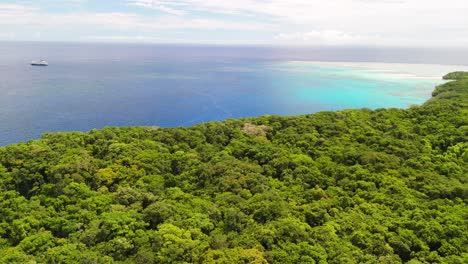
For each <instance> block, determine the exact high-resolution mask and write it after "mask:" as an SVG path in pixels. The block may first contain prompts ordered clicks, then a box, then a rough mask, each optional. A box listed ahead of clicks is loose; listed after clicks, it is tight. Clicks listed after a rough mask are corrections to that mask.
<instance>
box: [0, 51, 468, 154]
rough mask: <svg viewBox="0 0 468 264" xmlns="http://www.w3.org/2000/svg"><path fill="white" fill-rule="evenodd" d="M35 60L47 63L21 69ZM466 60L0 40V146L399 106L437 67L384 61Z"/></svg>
mask: <svg viewBox="0 0 468 264" xmlns="http://www.w3.org/2000/svg"><path fill="white" fill-rule="evenodd" d="M41 58H44V59H46V60H48V61H49V64H50V66H48V67H31V66H29V62H30V61H31V60H38V59H41ZM317 61H327V62H382V63H390V64H382V65H381V64H379V65H374V64H366V63H357V64H353V63H349V64H348V63H319V62H317ZM467 62H468V52H467V51H466V50H428V49H426V50H424V49H415V50H404V49H388V50H385V49H369V48H367V49H366V48H308V49H306V48H274V47H227V46H182V45H124V44H70V43H14V42H9V43H8V42H6V43H0V146H2V145H6V144H9V143H15V142H21V141H27V140H29V139H35V138H39V137H40V136H41V134H43V133H45V132H51V131H75V130H79V131H88V130H90V129H93V128H102V127H104V126H134V125H136V126H141V125H145V126H147V125H151V126H162V127H175V126H189V125H193V124H196V123H200V122H206V121H212V120H224V119H227V118H237V117H248V116H259V115H265V114H279V115H294V114H306V113H313V112H317V111H322V110H338V109H346V108H364V107H366V108H372V109H375V108H380V107H400V108H405V107H408V106H409V105H411V104H421V103H423V102H424V101H426V100H427V99H428V98H429V97H430V92H431V91H432V90H433V88H434V86H435V85H437V84H439V83H442V81H441V79H440V74H443V73H445V72H442V71H443V70H444V69H445V68H447V67H445V66H440V65H439V66H437V67H436V66H434V67H432V66H427V65H419V66H418V65H416V66H414V67H413V66H411V65H410V66H408V65H402V64H394V63H420V64H421V63H424V64H446V65H449V64H450V65H452V64H457V65H461V64H466V63H467ZM444 67H445V68H444ZM452 68H453V67H452ZM452 68H450V69H452ZM457 69H458V68H457ZM439 72H440V73H439Z"/></svg>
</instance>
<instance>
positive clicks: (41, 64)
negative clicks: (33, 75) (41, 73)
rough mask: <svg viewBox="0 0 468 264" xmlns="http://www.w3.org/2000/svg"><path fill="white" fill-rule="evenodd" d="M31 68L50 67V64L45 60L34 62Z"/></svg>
mask: <svg viewBox="0 0 468 264" xmlns="http://www.w3.org/2000/svg"><path fill="white" fill-rule="evenodd" d="M31 66H49V63H48V62H47V61H45V60H40V61H32V62H31Z"/></svg>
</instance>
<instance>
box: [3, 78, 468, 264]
mask: <svg viewBox="0 0 468 264" xmlns="http://www.w3.org/2000/svg"><path fill="white" fill-rule="evenodd" d="M464 75H465V74H462V73H453V74H449V75H447V76H446V78H448V79H457V81H453V82H448V83H446V84H444V85H441V86H439V87H437V88H436V90H435V91H434V93H433V95H434V97H433V98H432V99H430V100H429V101H428V102H427V103H426V104H424V105H422V106H415V107H411V108H410V109H407V110H401V109H378V110H375V111H371V110H368V109H361V110H345V111H338V112H321V113H317V114H313V115H305V116H296V117H279V116H264V117H259V118H248V119H240V120H227V121H224V122H220V123H217V122H212V123H206V124H200V125H197V126H194V127H191V128H173V129H162V128H154V127H127V128H105V129H102V130H93V131H90V132H89V133H79V132H74V133H51V134H46V135H44V136H43V138H42V139H40V140H34V141H30V142H28V143H21V144H16V145H9V146H6V147H3V148H0V189H1V192H0V252H1V254H0V263H144V264H150V263H401V262H409V263H467V262H468V247H467V245H468V206H467V202H468V178H467V175H468V141H467V139H468V79H465V78H464V77H463V76H464Z"/></svg>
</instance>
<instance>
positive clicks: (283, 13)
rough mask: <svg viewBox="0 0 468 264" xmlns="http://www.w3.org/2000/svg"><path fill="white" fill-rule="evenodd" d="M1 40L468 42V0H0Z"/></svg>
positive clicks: (342, 43) (289, 43)
mask: <svg viewBox="0 0 468 264" xmlns="http://www.w3.org/2000/svg"><path fill="white" fill-rule="evenodd" d="M0 40H34V41H36V40H37V41H41V40H42V41H90V42H109V41H111V42H142V43H147V42H151V43H153V42H155V43H213V44H270V45H271V44H278V45H366V46H367V45H372V46H448V47H450V46H461V47H463V46H468V1H467V0H445V1H437V0H17V1H9V0H0Z"/></svg>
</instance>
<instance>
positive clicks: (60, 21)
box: [0, 5, 269, 31]
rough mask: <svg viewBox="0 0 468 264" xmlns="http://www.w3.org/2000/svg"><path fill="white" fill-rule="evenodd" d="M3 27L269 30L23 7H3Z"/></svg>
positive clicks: (220, 22) (207, 21) (0, 16)
mask: <svg viewBox="0 0 468 264" xmlns="http://www.w3.org/2000/svg"><path fill="white" fill-rule="evenodd" d="M0 10H8V12H0V25H9V26H15V25H16V26H23V27H27V26H30V27H43V28H46V27H47V28H49V29H50V28H51V29H53V28H64V27H71V26H73V27H88V28H90V29H93V30H95V29H117V30H129V31H137V30H140V31H141V30H143V31H153V30H171V29H193V30H219V29H223V30H247V31H252V30H268V27H269V26H268V25H266V24H262V23H247V22H236V21H226V20H221V19H208V18H180V17H179V16H171V15H168V16H159V17H150V16H142V15H138V14H133V13H122V12H111V13H90V12H77V13H69V14H47V13H44V12H41V11H40V10H39V9H34V8H27V7H22V6H6V7H5V6H4V5H0Z"/></svg>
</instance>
